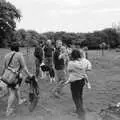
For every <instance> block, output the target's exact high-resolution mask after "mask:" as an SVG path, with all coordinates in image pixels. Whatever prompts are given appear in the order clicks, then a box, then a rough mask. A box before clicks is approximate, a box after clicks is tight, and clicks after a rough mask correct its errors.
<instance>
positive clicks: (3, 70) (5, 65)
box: [1, 56, 7, 75]
mask: <svg viewBox="0 0 120 120" xmlns="http://www.w3.org/2000/svg"><path fill="white" fill-rule="evenodd" d="M6 68H7V63H6V56H5V58H4V62H3V69H2V73H1V75H3V74H4V72H5V69H6Z"/></svg>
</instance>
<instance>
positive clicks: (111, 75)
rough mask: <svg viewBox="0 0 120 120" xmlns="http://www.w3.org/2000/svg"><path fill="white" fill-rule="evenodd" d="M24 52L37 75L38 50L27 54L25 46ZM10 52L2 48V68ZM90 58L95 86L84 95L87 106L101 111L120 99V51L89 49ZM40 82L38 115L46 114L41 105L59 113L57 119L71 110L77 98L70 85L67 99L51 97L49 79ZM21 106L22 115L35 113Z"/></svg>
mask: <svg viewBox="0 0 120 120" xmlns="http://www.w3.org/2000/svg"><path fill="white" fill-rule="evenodd" d="M20 51H22V52H23V54H24V57H25V61H26V64H27V67H28V69H29V71H30V72H31V73H33V74H34V73H35V64H34V56H33V51H34V49H33V48H31V49H30V51H29V54H27V49H25V48H21V49H20ZM8 52H9V50H7V49H0V69H2V66H3V60H4V55H5V54H6V53H8ZM88 58H89V60H90V61H91V62H92V65H93V71H92V72H91V73H90V74H89V80H90V83H91V85H92V89H91V90H90V91H89V90H88V89H87V88H86V87H85V89H84V96H83V98H84V105H85V108H86V109H88V110H89V111H95V112H98V111H100V110H101V109H103V108H106V107H107V106H108V105H109V104H112V103H115V104H116V103H117V102H119V101H120V53H119V52H115V50H111V51H107V50H106V51H105V55H104V56H102V53H101V51H88ZM39 85H40V89H41V91H40V92H41V94H40V102H39V105H38V107H37V110H36V111H35V112H36V114H35V116H39V115H41V114H42V115H43V113H45V112H43V111H41V109H40V108H39V107H40V104H41V105H43V106H47V107H48V108H49V109H52V110H53V112H55V114H54V117H55V118H57V115H58V114H60V115H61V116H64V114H65V113H66V112H65V111H66V110H67V111H69V110H68V109H72V107H73V101H72V99H71V95H70V91H69V89H68V88H69V87H66V88H64V91H65V93H66V94H65V96H64V99H63V100H55V99H54V98H49V96H48V93H49V88H51V86H52V85H51V84H49V83H48V81H39ZM25 87H26V86H23V89H22V91H24V89H26V88H25ZM2 103H3V102H2ZM1 107H2V104H0V108H1ZM22 107H23V106H22ZM21 109H22V110H23V112H22V113H21V114H22V115H24V114H27V116H31V115H30V114H28V113H26V111H27V110H26V109H25V106H24V107H23V108H21ZM54 109H55V111H54ZM0 111H3V110H0ZM58 112H60V113H58ZM37 113H38V114H37ZM56 113H57V114H56ZM43 116H44V115H43ZM55 118H53V117H52V118H51V117H50V118H48V119H49V120H55ZM70 120H71V119H70Z"/></svg>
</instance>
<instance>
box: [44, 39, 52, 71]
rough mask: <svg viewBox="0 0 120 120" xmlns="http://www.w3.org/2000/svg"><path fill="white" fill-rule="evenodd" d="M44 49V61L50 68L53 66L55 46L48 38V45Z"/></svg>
mask: <svg viewBox="0 0 120 120" xmlns="http://www.w3.org/2000/svg"><path fill="white" fill-rule="evenodd" d="M43 51H44V63H45V65H46V66H48V67H49V68H50V69H52V68H53V52H54V48H53V47H52V41H51V40H47V41H46V45H45V47H44V48H43Z"/></svg>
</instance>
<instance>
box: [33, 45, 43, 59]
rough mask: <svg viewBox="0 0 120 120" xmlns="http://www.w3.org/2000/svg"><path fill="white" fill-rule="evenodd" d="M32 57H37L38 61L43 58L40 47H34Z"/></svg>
mask: <svg viewBox="0 0 120 120" xmlns="http://www.w3.org/2000/svg"><path fill="white" fill-rule="evenodd" d="M34 56H35V57H37V58H38V59H40V60H42V58H43V50H42V48H41V47H36V48H35V51H34Z"/></svg>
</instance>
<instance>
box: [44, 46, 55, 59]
mask: <svg viewBox="0 0 120 120" xmlns="http://www.w3.org/2000/svg"><path fill="white" fill-rule="evenodd" d="M53 51H54V48H53V47H52V46H51V47H49V46H45V47H44V56H45V58H46V57H52V53H53Z"/></svg>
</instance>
